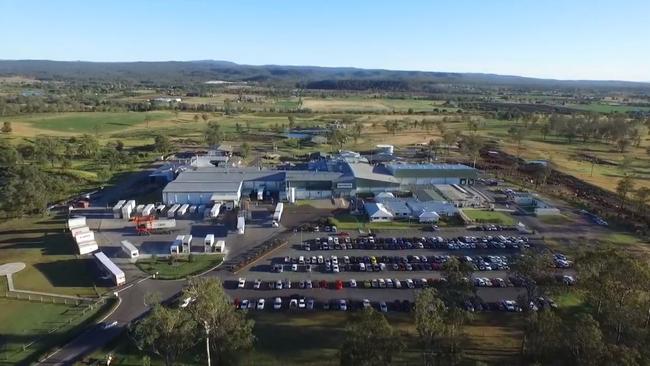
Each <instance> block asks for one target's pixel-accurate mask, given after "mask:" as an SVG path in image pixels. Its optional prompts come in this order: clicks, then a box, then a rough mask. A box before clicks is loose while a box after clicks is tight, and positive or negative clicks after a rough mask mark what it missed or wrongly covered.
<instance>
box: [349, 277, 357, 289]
mask: <svg viewBox="0 0 650 366" xmlns="http://www.w3.org/2000/svg"><path fill="white" fill-rule="evenodd" d="M350 288H357V280H355V279H354V278H353V279H351V280H350Z"/></svg>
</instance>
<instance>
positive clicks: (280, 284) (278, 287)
mask: <svg viewBox="0 0 650 366" xmlns="http://www.w3.org/2000/svg"><path fill="white" fill-rule="evenodd" d="M275 289H276V290H282V281H280V280H277V281H275Z"/></svg>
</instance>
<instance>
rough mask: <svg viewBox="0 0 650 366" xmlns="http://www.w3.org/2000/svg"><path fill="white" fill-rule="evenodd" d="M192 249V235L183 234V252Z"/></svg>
mask: <svg viewBox="0 0 650 366" xmlns="http://www.w3.org/2000/svg"><path fill="white" fill-rule="evenodd" d="M191 249H192V235H191V234H187V235H184V236H183V253H189V252H190V251H191Z"/></svg>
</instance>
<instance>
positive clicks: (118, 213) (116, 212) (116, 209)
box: [113, 200, 126, 219]
mask: <svg viewBox="0 0 650 366" xmlns="http://www.w3.org/2000/svg"><path fill="white" fill-rule="evenodd" d="M125 203H126V200H119V201H117V203H116V204H115V206H113V218H115V219H121V218H122V207H123V206H124V204H125Z"/></svg>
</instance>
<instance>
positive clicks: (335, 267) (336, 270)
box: [332, 264, 340, 273]
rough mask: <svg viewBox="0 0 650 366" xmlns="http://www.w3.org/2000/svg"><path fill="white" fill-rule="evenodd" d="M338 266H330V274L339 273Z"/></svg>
mask: <svg viewBox="0 0 650 366" xmlns="http://www.w3.org/2000/svg"><path fill="white" fill-rule="evenodd" d="M339 271H340V270H339V265H338V264H333V265H332V272H334V273H339Z"/></svg>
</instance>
